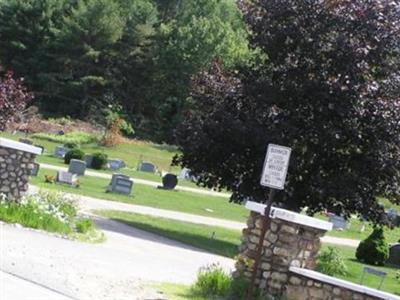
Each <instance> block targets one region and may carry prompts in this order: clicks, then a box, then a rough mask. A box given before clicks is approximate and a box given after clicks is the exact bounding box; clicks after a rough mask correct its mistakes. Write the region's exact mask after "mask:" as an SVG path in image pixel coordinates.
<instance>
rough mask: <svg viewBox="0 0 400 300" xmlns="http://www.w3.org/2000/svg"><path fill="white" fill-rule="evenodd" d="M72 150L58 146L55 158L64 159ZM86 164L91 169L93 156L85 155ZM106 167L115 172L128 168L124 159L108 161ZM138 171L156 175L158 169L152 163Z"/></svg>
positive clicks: (147, 163) (144, 164)
mask: <svg viewBox="0 0 400 300" xmlns="http://www.w3.org/2000/svg"><path fill="white" fill-rule="evenodd" d="M70 150H71V149H69V148H67V147H65V146H56V148H55V150H54V156H56V157H60V158H63V157H64V156H65V155H66V154H67V152H68V151H70ZM83 160H84V162H85V163H86V167H88V168H91V166H92V162H93V155H85V156H84V157H83ZM106 167H107V168H108V169H111V170H113V171H116V170H119V169H122V168H125V167H126V164H125V162H124V161H123V160H122V159H109V160H108V161H107V165H106ZM138 171H142V172H149V173H156V172H157V167H156V166H155V165H154V164H152V163H151V162H141V163H140V164H139V167H138Z"/></svg>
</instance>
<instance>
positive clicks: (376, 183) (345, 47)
mask: <svg viewBox="0 0 400 300" xmlns="http://www.w3.org/2000/svg"><path fill="white" fill-rule="evenodd" d="M330 3H334V4H332V5H333V6H331V5H330ZM241 7H242V10H243V13H244V15H245V18H246V21H247V24H248V25H249V27H250V31H251V43H252V45H253V47H257V48H258V49H259V51H261V52H262V54H264V55H265V56H266V57H268V60H267V61H265V62H263V61H261V62H260V63H258V64H256V65H254V66H250V67H244V68H242V69H241V70H240V71H239V72H236V73H235V72H227V71H225V70H224V69H223V67H222V66H221V65H220V64H217V63H216V64H213V66H212V67H211V68H210V70H209V71H207V72H202V73H201V74H200V75H199V76H197V77H196V78H195V79H194V81H193V90H192V97H193V101H194V103H195V107H194V109H192V110H188V111H187V112H186V119H185V121H184V122H182V123H181V124H180V126H179V129H178V130H177V133H176V138H177V142H178V144H179V146H180V150H181V151H182V152H183V154H182V155H181V156H179V157H176V158H175V164H179V165H181V166H182V167H188V168H190V169H191V171H192V173H193V174H194V175H195V176H196V177H197V178H198V182H199V184H201V185H204V186H207V187H209V188H227V189H229V190H231V191H232V192H233V196H232V200H233V201H236V202H243V201H245V200H247V199H253V200H255V201H259V202H260V201H264V199H265V190H264V188H263V187H261V186H260V184H259V180H260V174H261V171H262V167H263V160H264V157H265V151H266V147H267V145H268V144H269V143H275V144H281V145H286V146H289V147H291V148H292V149H293V151H292V157H291V161H290V166H289V171H288V178H287V184H286V186H285V189H284V190H283V191H280V192H279V193H277V195H276V198H275V199H276V202H280V203H281V204H282V205H283V206H284V207H286V208H288V209H291V210H295V211H300V210H301V209H302V208H304V207H308V210H307V212H308V213H309V214H313V213H315V212H318V211H321V210H323V209H327V210H329V211H334V212H336V213H338V214H340V213H342V214H343V215H345V216H346V217H350V215H351V214H353V213H359V214H360V215H362V216H363V217H365V218H366V219H368V220H372V221H373V222H375V223H382V222H384V218H383V217H384V209H383V207H382V206H380V205H379V203H378V201H377V197H378V196H384V197H386V198H388V199H389V200H390V201H392V202H394V203H400V198H399V197H400V196H399V195H400V173H399V172H398V170H399V168H400V157H399V156H400V152H399V151H398V145H399V142H400V140H399V139H400V134H399V133H400V130H399V129H400V127H399V125H400V122H399V121H400V120H399V118H400V110H399V108H400V105H399V99H400V96H399V93H400V88H399V87H400V80H398V78H399V75H398V63H399V57H400V51H399V39H398V38H397V33H398V32H399V30H400V23H399V22H398V20H399V17H400V16H399V14H400V9H399V4H398V3H397V2H393V1H392V2H389V1H367V2H365V1H362V0H356V1H337V2H331V1H319V0H312V1H302V0H284V1H282V0H272V1H271V0H268V1H267V0H256V1H242V2H241ZM210 145H212V147H211V146H210Z"/></svg>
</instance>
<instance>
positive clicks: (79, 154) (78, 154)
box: [64, 149, 85, 165]
mask: <svg viewBox="0 0 400 300" xmlns="http://www.w3.org/2000/svg"><path fill="white" fill-rule="evenodd" d="M84 155H85V152H83V151H82V150H81V149H72V150H69V151H68V152H67V153H66V154H65V156H64V163H65V164H67V165H68V164H69V163H70V162H71V159H82V158H83V156H84Z"/></svg>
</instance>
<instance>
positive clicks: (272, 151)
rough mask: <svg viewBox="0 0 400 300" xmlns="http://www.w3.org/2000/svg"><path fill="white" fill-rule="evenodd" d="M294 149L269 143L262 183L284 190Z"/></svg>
mask: <svg viewBox="0 0 400 300" xmlns="http://www.w3.org/2000/svg"><path fill="white" fill-rule="evenodd" d="M291 152H292V149H290V148H289V147H284V146H279V145H274V144H269V145H268V149H267V154H266V156H265V161H264V169H263V172H262V176H261V182H260V183H261V185H262V186H266V187H270V188H274V189H278V190H283V187H284V185H285V180H286V174H287V169H288V166H289V158H290V153H291Z"/></svg>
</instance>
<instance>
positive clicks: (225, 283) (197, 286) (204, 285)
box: [192, 264, 232, 299]
mask: <svg viewBox="0 0 400 300" xmlns="http://www.w3.org/2000/svg"><path fill="white" fill-rule="evenodd" d="M231 281H232V279H231V277H230V275H229V274H227V273H226V272H225V270H224V269H223V268H222V267H221V266H220V265H218V264H212V265H209V266H206V267H203V268H201V269H200V271H199V273H198V274H197V279H196V282H195V283H194V285H193V287H192V289H193V292H194V293H195V294H196V295H199V296H202V297H207V299H217V297H225V296H227V295H228V294H229V291H230V286H231Z"/></svg>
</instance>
